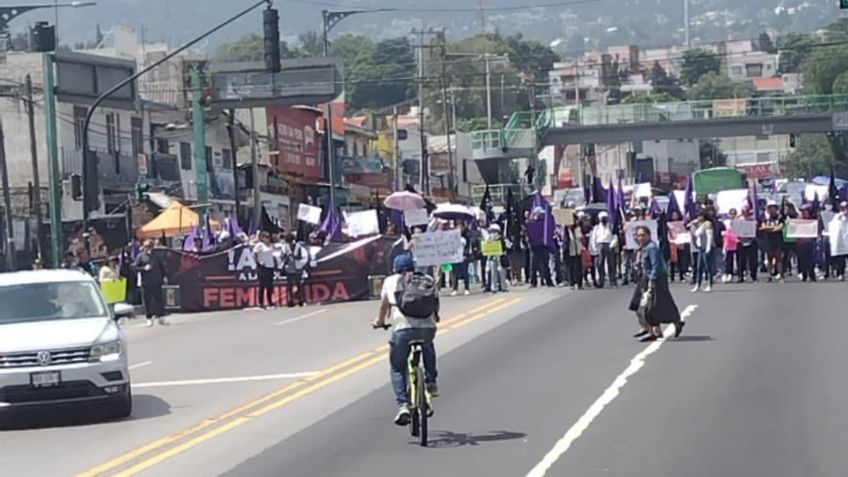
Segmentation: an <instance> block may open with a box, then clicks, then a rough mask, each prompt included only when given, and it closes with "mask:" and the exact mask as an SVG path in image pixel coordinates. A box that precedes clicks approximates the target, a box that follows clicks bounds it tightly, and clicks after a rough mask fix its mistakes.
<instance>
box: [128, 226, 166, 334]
mask: <svg viewBox="0 0 848 477" xmlns="http://www.w3.org/2000/svg"><path fill="white" fill-rule="evenodd" d="M135 269H136V270H137V271H138V273H139V275H141V289H142V300H143V302H144V310H145V314H146V315H147V327H148V328H150V327H152V326H153V320H154V319H156V320H157V321H158V322H159V324H160V325H167V324H168V323H167V322H166V321H165V297H164V293H163V289H162V286H163V285H164V283H165V280H166V276H165V263H164V262H163V261H162V257H161V256H160V255H158V254H157V253H155V251H154V242H153V240H150V239H148V240H145V241H144V245H142V248H141V252H140V253H139V254H138V257H136V259H135Z"/></svg>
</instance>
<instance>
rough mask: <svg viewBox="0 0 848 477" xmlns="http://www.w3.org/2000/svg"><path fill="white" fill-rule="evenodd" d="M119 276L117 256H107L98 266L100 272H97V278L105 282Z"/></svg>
mask: <svg viewBox="0 0 848 477" xmlns="http://www.w3.org/2000/svg"><path fill="white" fill-rule="evenodd" d="M120 277H121V273H120V270H118V257H109V258H108V259H107V260H106V263H104V264H103V266H102V267H100V272H99V273H98V280H99V281H101V282H105V281H108V280H117V279H118V278H120Z"/></svg>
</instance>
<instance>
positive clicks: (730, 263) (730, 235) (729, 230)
mask: <svg viewBox="0 0 848 477" xmlns="http://www.w3.org/2000/svg"><path fill="white" fill-rule="evenodd" d="M736 216H737V212H736V209H730V212H729V213H728V216H727V218H726V219H725V220H724V221H723V223H724V231H723V232H722V234H724V277H723V278H722V281H723V282H724V283H728V282H730V281H731V280H732V279H733V275H735V273H734V266H735V264H736V250H737V248H738V247H739V237H737V236H736V234H735V233H734V232H733V221H734V220H736Z"/></svg>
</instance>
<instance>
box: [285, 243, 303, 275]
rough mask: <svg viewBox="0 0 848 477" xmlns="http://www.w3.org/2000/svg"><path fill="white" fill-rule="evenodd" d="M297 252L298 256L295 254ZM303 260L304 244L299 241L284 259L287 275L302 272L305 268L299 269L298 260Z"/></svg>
mask: <svg viewBox="0 0 848 477" xmlns="http://www.w3.org/2000/svg"><path fill="white" fill-rule="evenodd" d="M295 254H297V256H295ZM300 260H303V246H302V245H300V244H299V243H298V244H296V245H295V246H294V249H293V250H292V253H290V254H288V255H287V256H286V257H285V258H284V259H283V273H285V274H287V275H297V274H298V273H301V272H302V271H303V269H299V268H298V266H297V262H298V261H300Z"/></svg>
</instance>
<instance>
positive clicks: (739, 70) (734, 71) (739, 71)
mask: <svg viewBox="0 0 848 477" xmlns="http://www.w3.org/2000/svg"><path fill="white" fill-rule="evenodd" d="M730 73H731V74H732V75H733V76H742V67H741V66H734V67H732V68H730Z"/></svg>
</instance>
